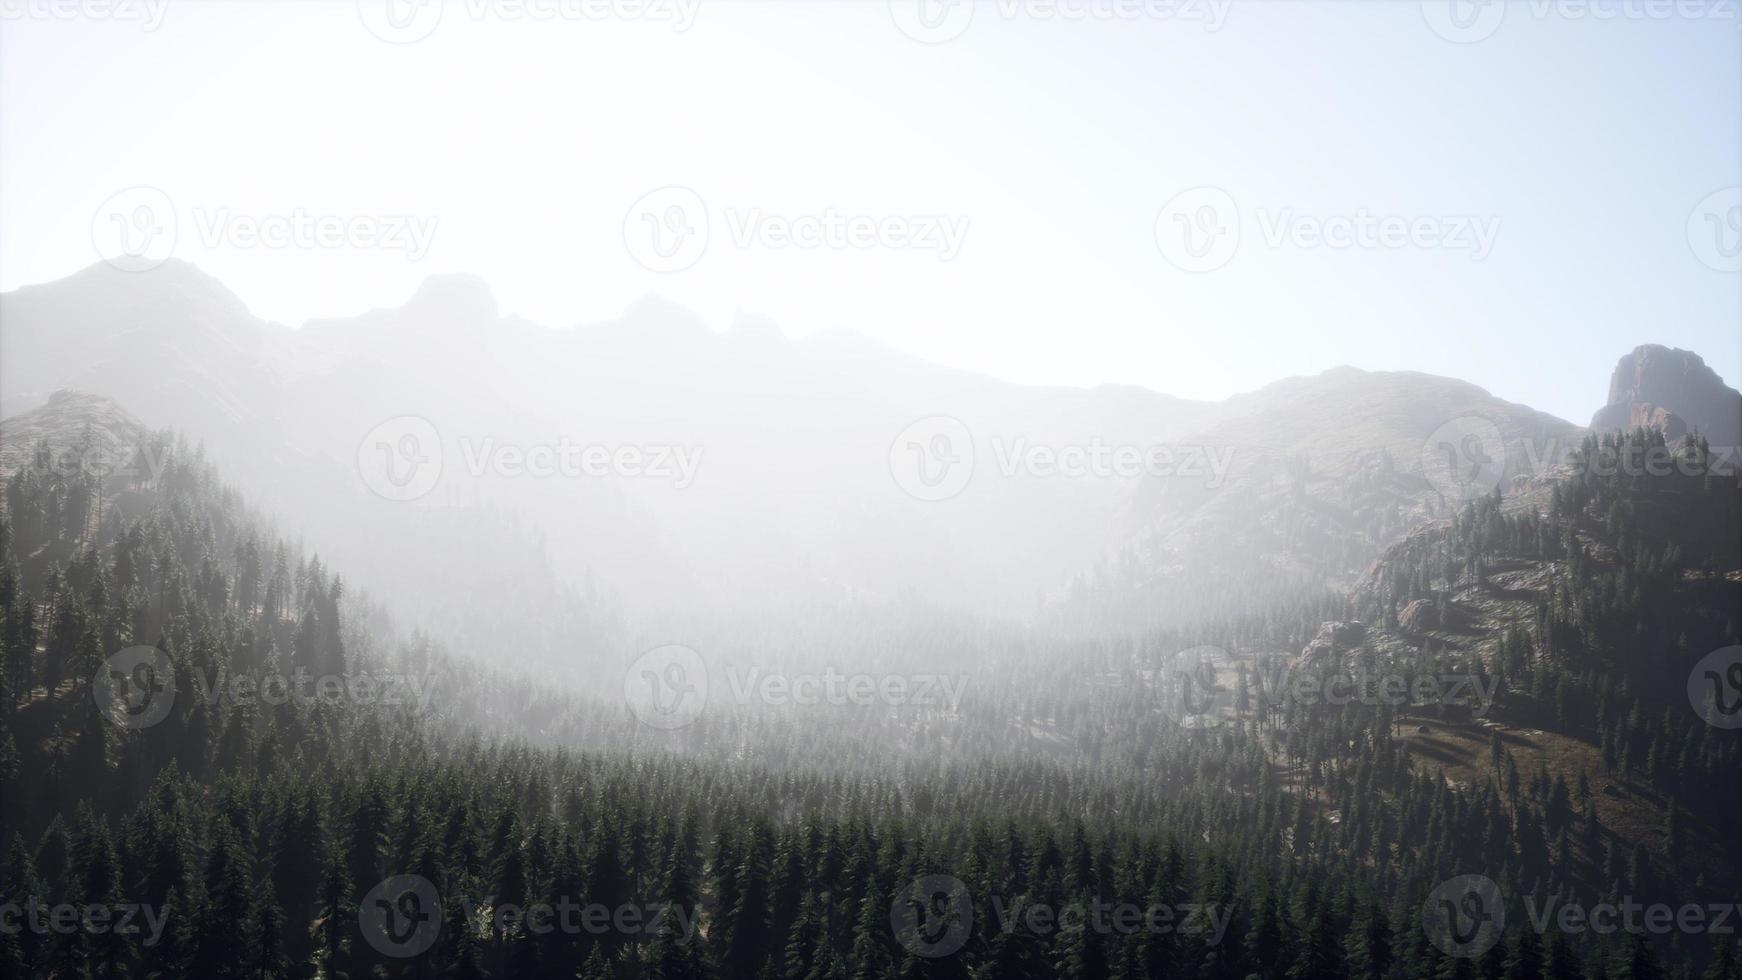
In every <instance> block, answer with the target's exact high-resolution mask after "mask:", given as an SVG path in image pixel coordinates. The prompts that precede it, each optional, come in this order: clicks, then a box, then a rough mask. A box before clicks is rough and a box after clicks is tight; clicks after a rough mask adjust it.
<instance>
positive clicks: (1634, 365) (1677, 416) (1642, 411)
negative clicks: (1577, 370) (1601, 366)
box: [1591, 344, 1742, 446]
mask: <svg viewBox="0 0 1742 980" xmlns="http://www.w3.org/2000/svg"><path fill="white" fill-rule="evenodd" d="M1640 426H1644V427H1648V428H1658V429H1662V430H1663V433H1664V435H1665V436H1666V437H1667V438H1669V439H1671V440H1674V439H1678V438H1680V437H1681V436H1683V435H1686V434H1687V433H1689V432H1698V433H1699V434H1700V435H1703V436H1705V437H1706V440H1707V441H1708V442H1709V443H1711V444H1712V445H1713V446H1736V445H1739V444H1742V393H1738V392H1737V391H1736V389H1734V388H1731V387H1730V386H1728V385H1726V384H1724V380H1723V379H1722V378H1720V377H1718V373H1717V372H1716V371H1713V370H1712V369H1711V368H1710V367H1708V366H1707V365H1706V362H1705V361H1704V360H1702V359H1701V358H1700V355H1698V354H1695V353H1694V352H1693V351H1686V350H1679V349H1673V348H1669V347H1662V346H1659V345H1657V344H1647V345H1645V346H1643V347H1637V348H1634V350H1633V352H1632V353H1630V354H1628V355H1626V356H1625V357H1622V358H1621V361H1620V363H1618V364H1616V365H1615V373H1614V374H1613V375H1612V376H1611V377H1610V380H1609V403H1608V404H1606V405H1604V406H1603V407H1602V408H1600V409H1598V410H1597V414H1596V415H1594V416H1592V418H1591V428H1592V429H1595V430H1597V431H1599V432H1606V431H1611V430H1615V429H1628V428H1635V427H1640Z"/></svg>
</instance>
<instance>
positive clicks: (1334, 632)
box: [1295, 619, 1367, 667]
mask: <svg viewBox="0 0 1742 980" xmlns="http://www.w3.org/2000/svg"><path fill="white" fill-rule="evenodd" d="M1366 636H1367V625H1366V624H1365V623H1362V622H1361V621H1360V620H1356V619H1351V620H1349V621H1347V622H1330V623H1323V624H1321V625H1320V626H1319V632H1318V635H1317V636H1315V637H1313V640H1312V642H1311V643H1308V644H1307V645H1306V647H1305V648H1303V649H1302V650H1301V652H1300V656H1299V657H1298V658H1296V660H1295V666H1297V667H1301V666H1306V665H1308V664H1311V663H1313V662H1314V661H1316V660H1318V659H1319V658H1321V657H1324V656H1327V655H1328V654H1330V653H1331V651H1332V650H1335V651H1337V652H1339V653H1346V652H1348V651H1350V650H1353V649H1354V648H1355V647H1357V646H1360V645H1361V641H1362V640H1363V639H1365V638H1366Z"/></svg>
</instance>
